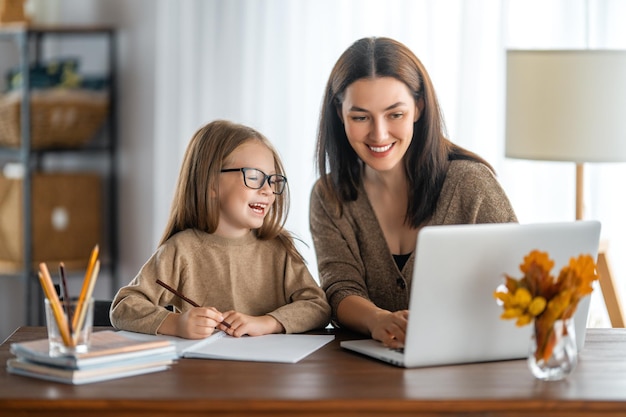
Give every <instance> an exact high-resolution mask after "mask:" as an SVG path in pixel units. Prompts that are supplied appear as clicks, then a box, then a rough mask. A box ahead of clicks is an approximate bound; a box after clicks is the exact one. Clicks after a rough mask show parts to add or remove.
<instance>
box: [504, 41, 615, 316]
mask: <svg viewBox="0 0 626 417" xmlns="http://www.w3.org/2000/svg"><path fill="white" fill-rule="evenodd" d="M506 64H507V81H506V88H507V94H506V147H505V148H506V150H505V154H506V156H507V157H510V158H521V159H532V160H545V161H569V162H574V163H575V164H576V220H581V219H583V217H584V197H583V196H584V190H583V188H584V185H583V184H584V164H585V163H588V162H624V161H626V50H625V51H622V50H590V49H584V50H509V51H507V61H506ZM598 273H599V275H600V287H601V289H602V293H603V295H604V299H605V303H606V307H607V312H608V314H609V318H610V320H611V324H612V326H613V327H624V316H623V315H622V309H621V306H620V303H619V299H618V298H617V294H616V293H615V287H614V285H613V280H612V276H611V272H610V269H609V266H608V261H607V259H606V247H604V243H603V244H602V245H601V248H600V250H599V253H598Z"/></svg>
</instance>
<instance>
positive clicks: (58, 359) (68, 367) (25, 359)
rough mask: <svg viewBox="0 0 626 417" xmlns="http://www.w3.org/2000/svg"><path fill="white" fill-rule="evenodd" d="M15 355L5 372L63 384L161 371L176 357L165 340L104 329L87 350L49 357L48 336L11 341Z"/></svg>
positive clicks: (87, 382) (92, 337)
mask: <svg viewBox="0 0 626 417" xmlns="http://www.w3.org/2000/svg"><path fill="white" fill-rule="evenodd" d="M11 353H13V354H14V355H15V356H16V357H15V358H10V359H9V360H8V361H7V371H8V372H9V373H12V374H17V375H24V376H29V377H34V378H40V379H46V380H50V381H56V382H63V383H66V384H74V385H79V384H89V383H92V382H99V381H106V380H110V379H115V378H123V377H129V376H134V375H141V374H147V373H151V372H158V371H163V370H166V369H168V368H169V366H170V365H171V364H172V363H173V362H174V361H175V360H176V358H177V354H176V346H175V344H173V343H172V342H170V341H168V340H150V341H145V340H144V341H142V340H137V339H133V338H129V337H126V336H124V335H122V334H119V333H118V332H114V331H111V330H105V331H100V332H94V333H93V334H92V335H91V343H90V347H89V351H88V352H85V353H77V354H74V355H66V356H51V355H50V354H49V346H48V339H47V338H46V339H39V340H34V341H29V342H19V343H12V344H11Z"/></svg>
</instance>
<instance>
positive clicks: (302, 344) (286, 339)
mask: <svg viewBox="0 0 626 417" xmlns="http://www.w3.org/2000/svg"><path fill="white" fill-rule="evenodd" d="M119 333H121V334H123V335H124V336H127V337H130V338H134V339H137V340H169V341H171V342H173V343H174V344H175V345H176V352H177V354H178V357H180V358H202V359H222V360H233V361H253V362H283V363H296V362H298V361H300V360H301V359H303V358H305V357H307V356H308V355H310V354H311V353H313V352H315V351H316V350H318V349H319V348H321V347H322V346H324V345H325V344H327V343H329V342H330V341H332V340H333V339H334V338H335V336H333V335H310V334H268V335H264V336H244V337H232V336H229V335H227V334H226V333H224V332H222V331H218V332H215V333H213V335H211V336H209V337H207V338H205V339H201V340H189V339H182V338H180V337H175V336H164V335H149V334H144V333H135V332H129V331H124V330H122V331H120V332H119Z"/></svg>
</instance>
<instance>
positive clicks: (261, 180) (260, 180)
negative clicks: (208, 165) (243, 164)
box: [220, 168, 287, 194]
mask: <svg viewBox="0 0 626 417" xmlns="http://www.w3.org/2000/svg"><path fill="white" fill-rule="evenodd" d="M237 171H241V173H242V174H243V183H244V184H245V185H246V187H248V188H252V189H253V190H259V189H261V188H263V185H265V181H266V180H267V183H268V184H269V185H270V188H271V189H272V192H273V193H274V194H282V193H283V191H284V190H285V185H286V184H287V177H285V176H284V175H280V174H272V175H266V174H265V172H263V171H261V170H260V169H256V168H228V169H223V170H221V171H220V172H237Z"/></svg>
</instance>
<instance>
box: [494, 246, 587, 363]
mask: <svg viewBox="0 0 626 417" xmlns="http://www.w3.org/2000/svg"><path fill="white" fill-rule="evenodd" d="M553 267H554V261H553V260H551V259H550V258H549V256H548V254H547V253H546V252H541V251H538V250H533V251H531V252H530V253H529V254H528V255H526V256H525V257H524V262H523V263H522V264H521V265H520V270H521V272H522V274H523V276H522V277H521V278H519V279H516V278H513V277H511V276H509V275H505V279H506V280H505V284H504V287H502V286H501V287H499V288H498V289H497V290H496V291H495V292H494V297H495V298H496V299H498V300H500V301H501V304H502V308H503V310H504V311H503V313H502V315H501V316H500V317H501V318H502V319H516V320H517V321H516V324H517V325H518V326H525V325H527V324H530V323H532V322H533V320H534V331H535V333H534V336H535V342H536V348H535V351H534V360H535V361H536V362H537V363H540V362H547V361H548V360H549V359H550V358H551V356H552V355H553V349H554V347H555V345H556V343H557V341H558V336H557V335H556V334H555V324H556V323H557V322H558V321H567V320H569V319H571V318H572V316H573V315H574V312H575V311H576V308H577V306H578V303H579V301H580V300H581V299H582V298H583V297H585V296H587V295H589V294H590V293H591V292H592V291H593V286H592V284H593V282H594V281H595V280H597V279H598V273H597V270H596V264H595V262H594V259H593V258H592V257H591V255H580V256H578V257H577V258H571V259H570V261H569V265H567V266H564V267H563V269H561V272H560V273H559V275H558V277H554V276H552V275H551V274H550V271H551V270H552V268H553ZM565 329H567V327H565ZM565 331H567V330H565Z"/></svg>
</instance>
